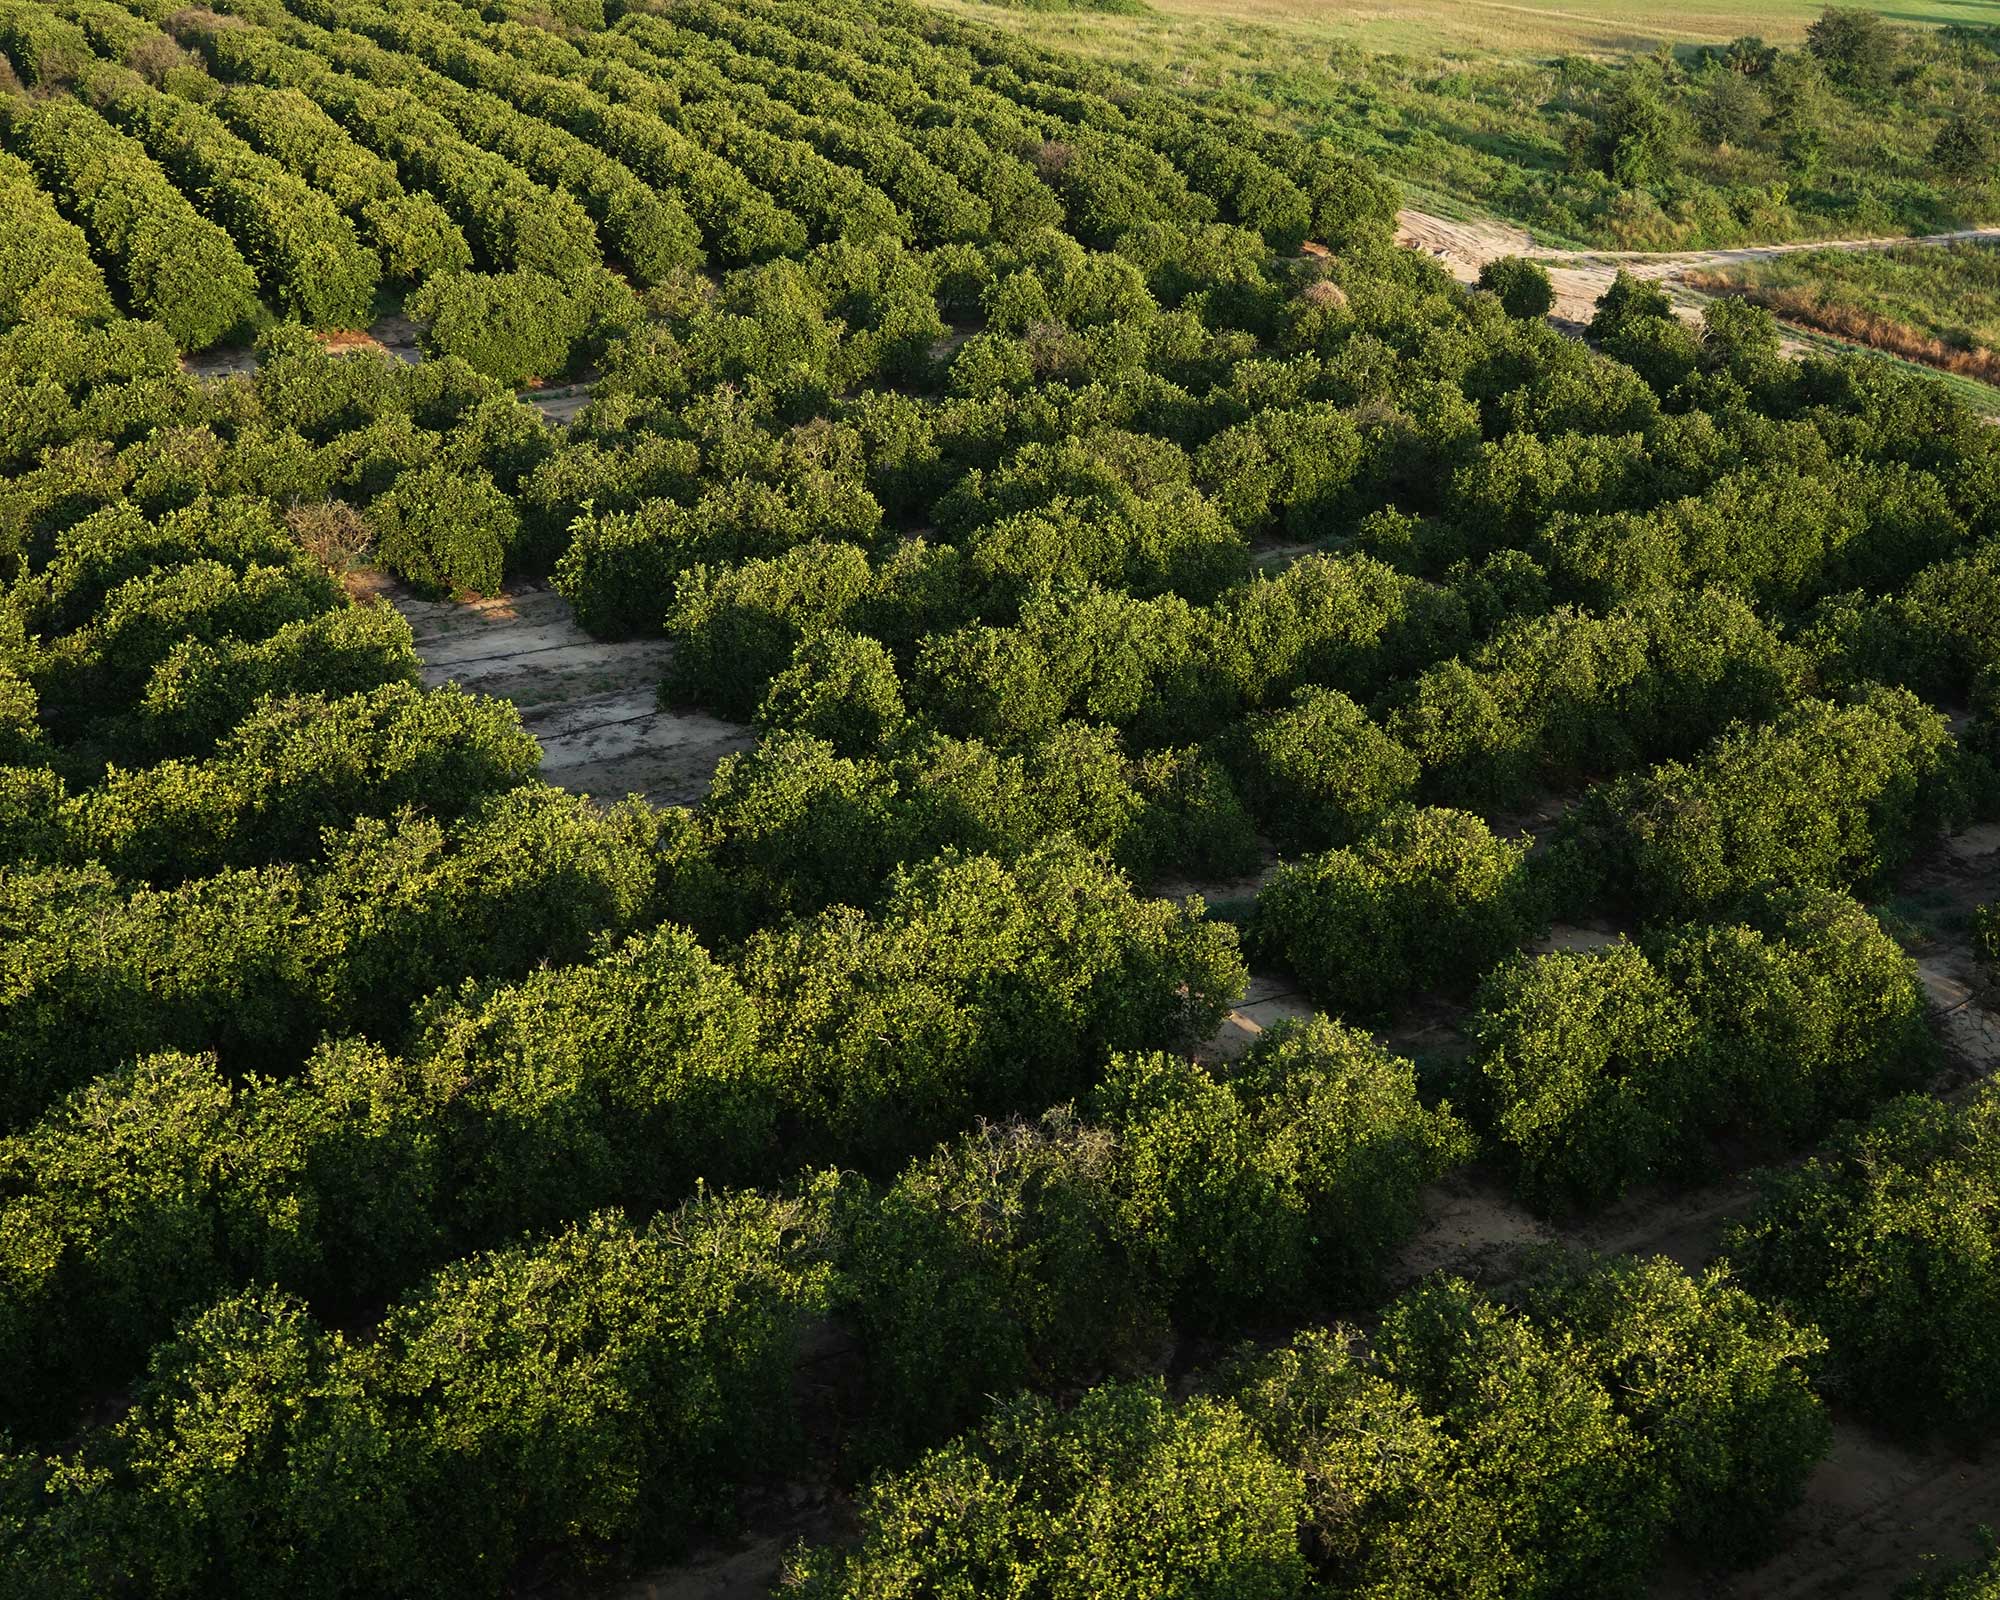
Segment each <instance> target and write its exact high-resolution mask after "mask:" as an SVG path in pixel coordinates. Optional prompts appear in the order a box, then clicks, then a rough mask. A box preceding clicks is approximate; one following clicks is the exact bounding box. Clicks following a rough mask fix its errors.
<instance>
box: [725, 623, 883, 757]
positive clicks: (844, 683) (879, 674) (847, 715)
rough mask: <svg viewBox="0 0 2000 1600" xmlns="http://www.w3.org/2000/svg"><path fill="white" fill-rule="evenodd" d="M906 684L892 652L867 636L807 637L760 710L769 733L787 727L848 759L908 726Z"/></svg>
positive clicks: (836, 632) (832, 632)
mask: <svg viewBox="0 0 2000 1600" xmlns="http://www.w3.org/2000/svg"><path fill="white" fill-rule="evenodd" d="M904 720H905V713H904V710H903V694H902V686H901V683H900V682H899V680H898V678H897V676H896V663H895V662H894V661H893V660H892V659H891V658H890V655H889V652H888V651H887V650H885V649H883V648H882V646H881V644H880V643H878V642H877V641H876V640H874V639H872V638H869V637H868V636H867V635H866V634H854V633H848V632H847V631H845V630H844V629H839V628H828V629H823V630H821V631H819V632H816V633H812V634H808V635H807V636H806V637H805V638H804V639H802V640H801V641H800V642H799V647H798V649H797V650H796V651H795V652H794V653H793V655H792V664H791V665H790V666H789V667H787V668H786V669H785V670H784V671H783V672H781V673H779V674H778V675H777V676H776V677H775V678H773V679H772V680H771V687H770V689H769V690H768V691H767V692H766V694H765V696H764V701H763V704H762V705H760V706H759V707H758V708H757V716H756V722H757V726H758V727H759V728H762V729H763V730H765V731H766V732H767V733H768V732H771V731H773V730H775V729H779V728H783V729H787V730H789V731H792V732H796V733H802V734H805V735H808V736H810V737H812V738H816V739H824V740H826V741H827V742H828V743H829V744H831V745H832V746H833V747H834V749H836V750H838V751H840V752H841V753H842V754H843V755H863V754H866V753H867V752H869V751H871V750H875V749H878V748H879V747H880V746H881V745H882V744H883V743H884V742H885V741H887V740H888V739H889V738H890V737H891V736H892V735H893V734H895V733H896V732H897V731H898V730H899V729H900V728H901V727H902V725H903V722H904Z"/></svg>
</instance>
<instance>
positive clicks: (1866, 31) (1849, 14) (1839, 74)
mask: <svg viewBox="0 0 2000 1600" xmlns="http://www.w3.org/2000/svg"><path fill="white" fill-rule="evenodd" d="M1806 48H1807V49H1809V50H1810V51H1811V52H1812V53H1813V54H1814V55H1815V56H1817V57H1818V58H1819V59H1820V61H1822V62H1823V63H1825V66H1826V70H1827V75H1828V76H1829V77H1831V78H1833V79H1834V80H1835V81H1836V82H1838V83H1844V84H1849V85H1851V86H1853V87H1855V88H1857V89H1879V88H1881V87H1883V86H1884V85H1885V84H1886V83H1887V82H1888V78H1889V73H1890V71H1891V70H1892V69H1893V68H1894V66H1895V64H1896V55H1897V50H1898V43H1897V34H1896V30H1895V29H1894V28H1892V27H1890V26H1889V24H1888V23H1886V22H1884V21H1883V20H1882V17H1881V14H1880V13H1879V12H1874V11H1864V10H1860V9H1858V8H1854V9H1850V8H1846V7H1842V6H1828V7H1827V8H1826V10H1824V11H1822V12H1821V13H1820V15H1819V21H1817V22H1815V23H1814V24H1813V25H1812V26H1811V27H1810V28H1808V29H1806Z"/></svg>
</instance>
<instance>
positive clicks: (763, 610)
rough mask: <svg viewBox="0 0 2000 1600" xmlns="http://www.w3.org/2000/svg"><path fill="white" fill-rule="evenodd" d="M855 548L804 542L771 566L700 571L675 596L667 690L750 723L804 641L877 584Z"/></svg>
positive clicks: (692, 571) (836, 619) (865, 559)
mask: <svg viewBox="0 0 2000 1600" xmlns="http://www.w3.org/2000/svg"><path fill="white" fill-rule="evenodd" d="M872 582H873V574H872V573H871V572H870V571H869V567H868V557H867V556H866V555H865V554H863V553H862V551H861V550H859V549H858V548H856V547H855V546H854V545H851V544H827V543H812V544H802V545H800V546H799V547H798V548H797V549H795V550H789V551H787V552H786V553H785V554H784V555H782V556H778V557H775V558H773V559H771V560H767V561H746V562H744V563H743V564H742V565H740V566H735V567H709V566H705V565H704V566H695V567H691V568H689V569H688V571H687V572H686V573H685V574H684V575H683V576H682V578H681V581H680V586H679V588H678V589H677V590H676V591H675V595H674V604H673V609H672V610H671V612H669V614H668V617H667V632H668V634H669V635H670V636H671V637H672V638H673V640H674V646H675V648H674V660H673V667H672V670H671V674H670V676H669V677H668V679H667V688H668V689H670V690H671V691H672V692H673V693H674V694H675V695H678V696H681V697H684V698H686V699H688V700H691V701H694V702H695V703H697V704H700V705H704V706H707V707H708V708H709V709H711V710H713V711H714V712H715V713H716V714H717V715H719V716H725V717H735V718H738V719H740V720H746V721H747V720H748V719H749V717H750V716H751V714H752V713H753V712H755V710H756V709H757V704H758V702H759V701H760V700H761V699H762V698H763V696H764V694H765V692H766V690H767V688H768V686H769V684H770V681H771V680H772V679H773V678H775V677H776V676H777V675H778V674H779V673H780V672H782V671H784V669H785V668H786V666H787V665H789V664H790V662H791V660H792V657H793V654H794V652H795V651H796V650H797V648H798V643H799V641H800V639H802V638H804V637H806V636H807V635H809V634H811V633H814V632H816V631H818V630H819V629H820V628H823V627H826V626H828V625H831V624H836V623H838V622H839V621H840V620H841V619H842V618H843V617H844V616H845V615H846V613H847V610H848V608H849V607H850V606H852V605H853V604H854V603H855V602H856V601H858V600H859V599H860V598H861V597H862V596H863V595H865V594H867V593H868V591H869V589H870V588H871V586H872Z"/></svg>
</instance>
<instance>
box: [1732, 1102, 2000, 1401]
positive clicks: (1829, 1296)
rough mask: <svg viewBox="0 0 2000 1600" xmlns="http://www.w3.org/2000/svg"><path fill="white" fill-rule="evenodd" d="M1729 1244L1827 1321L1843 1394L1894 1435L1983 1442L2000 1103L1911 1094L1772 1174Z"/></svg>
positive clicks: (1993, 1296) (1998, 1290)
mask: <svg viewBox="0 0 2000 1600" xmlns="http://www.w3.org/2000/svg"><path fill="white" fill-rule="evenodd" d="M1760 1189H1761V1199H1760V1202H1759V1205H1758V1208H1757V1210H1756V1212H1755V1213H1754V1214H1753V1215H1752V1216H1751V1217H1750V1219H1749V1220H1748V1221H1746V1222H1745V1223H1743V1224H1742V1225H1740V1226H1739V1227H1737V1228H1736V1229H1734V1230H1733V1231H1732V1233H1731V1235H1730V1237H1729V1240H1728V1250H1729V1253H1730V1256H1731V1259H1732V1260H1734V1261H1735V1262H1737V1263H1738V1265H1739V1266H1740V1267H1741V1269H1742V1271H1743V1274H1744V1277H1745V1279H1746V1280H1747V1281H1748V1282H1749V1283H1750V1284H1751V1285H1752V1286H1753V1287H1754V1288H1756V1289H1757V1290H1758V1291H1759V1292H1761V1293H1763V1294H1766V1295H1769V1296H1771V1297H1772V1298H1774V1299H1777V1300H1779V1301H1782V1302H1783V1303H1784V1304H1785V1305H1787V1306H1789V1307H1790V1308H1791V1309H1792V1310H1793V1312H1794V1313H1795V1314H1796V1315H1798V1316H1800V1317H1805V1318H1810V1319H1812V1320H1813V1321H1814V1322H1816V1323H1817V1324H1818V1325H1819V1326H1820V1328H1821V1329H1822V1330H1823V1331H1824V1333H1825V1334H1826V1338H1827V1343H1828V1345H1829V1347H1830V1349H1829V1354H1828V1357H1827V1371H1828V1383H1829V1386H1830V1387H1831V1388H1832V1389H1833V1391H1834V1392H1836V1393H1838V1394H1840V1395H1841V1396H1842V1397H1843V1398H1844V1399H1846V1400H1847V1401H1849V1403H1851V1404H1853V1405H1854V1406H1856V1407H1857V1408H1858V1409H1860V1410H1861V1411H1863V1412H1864V1413H1865V1414H1867V1415H1868V1416H1870V1417H1871V1418H1874V1419H1875V1420H1877V1421H1879V1422H1880V1423H1882V1424H1883V1425H1885V1426H1888V1427H1891V1428H1895V1429H1898V1430H1903V1431H1908V1432H1916V1433H1921V1432H1925V1431H1930V1430H1937V1431H1941V1432H1946V1433H1951V1434H1957V1435H1961V1436H1963V1437H1964V1438H1967V1439H1972V1438H1976V1437H1978V1436H1979V1435H1980V1434H1981V1433H1982V1432H1983V1431H1984V1430H1985V1429H1986V1428H1988V1427H1989V1426H1990V1425H1991V1422H1992V1418H1993V1414H1994V1403H1995V1401H1994V1397H1995V1393H1996V1389H1995V1379H1994V1374H1995V1372H1996V1371H2000V1340H1996V1336H1995V1330H1996V1328H2000V1323H1996V1321H1995V1315H1994V1312H1995V1307H1996V1305H2000V1272H1996V1269H1995V1261H1996V1259H2000V1256H1996V1252H1995V1249H1994V1218H1995V1217H1996V1215H2000V1208H1996V1199H1995V1197H1996V1193H2000V1094H1996V1093H1995V1092H1994V1091H1993V1090H1992V1089H1991V1088H1990V1087H1988V1088H1982V1089H1981V1090H1979V1091H1978V1092H1977V1093H1976V1094H1975V1095H1974V1096H1973V1098H1972V1099H1971V1100H1970V1101H1969V1102H1967V1103H1966V1104H1965V1105H1963V1106H1952V1105H1947V1104H1945V1103H1943V1102H1940V1101H1935V1100H1930V1099H1925V1098H1920V1097H1916V1096H1911V1097H1909V1098H1907V1099H1903V1100H1898V1101H1894V1102H1892V1103H1891V1104H1890V1105H1889V1106H1888V1107H1887V1108H1886V1109H1885V1110H1884V1111H1883V1112H1882V1113H1881V1114H1880V1116H1879V1117H1878V1118H1877V1119H1876V1120H1875V1121H1874V1122H1872V1123H1870V1124H1869V1125H1867V1126H1865V1127H1857V1128H1852V1129H1849V1130H1847V1131H1846V1132H1844V1133H1842V1134H1841V1135H1840V1136H1839V1137H1838V1138H1836V1139H1835V1140H1834V1141H1833V1144H1832V1147H1831V1148H1830V1149H1829V1150H1828V1151H1827V1152H1826V1153H1825V1154H1823V1155H1820V1156H1816V1157H1814V1158H1813V1159H1812V1160H1810V1161H1808V1162H1806V1163H1805V1165H1804V1166H1802V1167H1798V1168H1793V1169H1788V1170H1782V1171H1774V1172H1769V1173H1766V1174H1764V1175H1763V1177H1762V1179H1761V1181H1760Z"/></svg>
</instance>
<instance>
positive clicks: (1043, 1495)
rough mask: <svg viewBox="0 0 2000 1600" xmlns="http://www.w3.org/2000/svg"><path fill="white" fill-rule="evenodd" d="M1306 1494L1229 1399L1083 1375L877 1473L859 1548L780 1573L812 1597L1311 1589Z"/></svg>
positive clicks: (1269, 1597) (1076, 1597) (1242, 1598)
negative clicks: (1061, 1406) (903, 1467)
mask: <svg viewBox="0 0 2000 1600" xmlns="http://www.w3.org/2000/svg"><path fill="white" fill-rule="evenodd" d="M1303 1500H1304V1496H1303V1492H1302V1488H1301V1485H1300V1481H1299V1478H1298V1475H1297V1474H1296V1473H1295V1472H1293V1471H1291V1470H1289V1469H1287V1468H1286V1467H1284V1466H1282V1465H1280V1464H1279V1462H1278V1461H1277V1460H1276V1459H1275V1458H1274V1457H1273V1456H1272V1455H1271V1453H1270V1451H1269V1450H1268V1449H1267V1448H1265V1446H1264V1445H1263V1444H1262V1443H1260V1442H1259V1441H1258V1439H1257V1437H1256V1435H1255V1434H1254V1433H1253V1432H1252V1430H1251V1429H1250V1427H1249V1425H1248V1424H1247V1423H1246V1422H1245V1421H1244V1419H1243V1416H1242V1414H1241V1413H1240V1412H1239V1411H1237V1410H1236V1408H1235V1407H1233V1406H1230V1405H1227V1404H1223V1403H1220V1402H1217V1401H1214V1400H1207V1399H1196V1400H1192V1401H1189V1402H1187V1403H1185V1404H1184V1405H1182V1406H1179V1407H1176V1406H1173V1405H1171V1404H1170V1403H1169V1402H1168V1400H1167V1398H1166V1395H1165V1393H1164V1392H1163V1391H1162V1389H1161V1387H1160V1385H1159V1384H1158V1383H1157V1382H1153V1383H1140V1384H1130V1385H1118V1384H1113V1385H1106V1386H1104V1387H1101V1388H1097V1389H1093V1390H1091V1391H1090V1392H1089V1393H1088V1394H1087V1395H1085V1396H1084V1398H1083V1399H1082V1400H1081V1401H1080V1402H1079V1403H1078V1405H1077V1407H1076V1409H1075V1410H1074V1411H1071V1412H1063V1411H1060V1410H1058V1409H1057V1408H1056V1407H1055V1406H1054V1405H1052V1404H1051V1403H1050V1402H1048V1401H1046V1400H1043V1399H1040V1398H1038V1397H1035V1396H1023V1397H1022V1398H1021V1399H1019V1400H1016V1401H1014V1402H1013V1403H1012V1404H1010V1405H1008V1406H1007V1407H1006V1408H1004V1409H1003V1410H1002V1411H1001V1412H1000V1414H999V1415H998V1416H996V1417H995V1418H994V1420H993V1421H992V1422H991V1423H990V1424H988V1425H987V1426H986V1427H985V1428H984V1429H982V1430H981V1431H980V1432H979V1433H977V1434H974V1435H972V1436H970V1437H968V1438H966V1439H963V1440H959V1441H956V1442H954V1443H952V1444H950V1445H947V1446H945V1447H944V1448H943V1449H941V1450H938V1451H934V1452H933V1453H932V1454H930V1455H928V1456H926V1457H924V1459H923V1460H922V1461H920V1462H919V1463H918V1464H917V1465H916V1466H914V1467H912V1468H910V1469H909V1470H908V1471H906V1472H903V1473H900V1474H898V1475H896V1476H895V1477H891V1478H886V1479H883V1480H881V1481H880V1482H878V1483H877V1484H875V1485H874V1486H873V1487H872V1488H871V1489H870V1490H869V1491H868V1493H867V1495H866V1496H865V1498H864V1499H863V1502H862V1511H861V1514H862V1522H863V1530H864V1531H863V1534H862V1539H861V1543H860V1545H859V1547H858V1548H856V1549H854V1550H852V1551H840V1550H835V1549H823V1550H818V1551H812V1552H808V1553H806V1554H805V1555H802V1556H801V1557H799V1558H797V1559H796V1560H795V1562H794V1563H793V1565H792V1568H791V1569H790V1570H789V1571H788V1573H787V1574H786V1583H787V1585H788V1587H790V1588H793V1589H795V1590H796V1591H797V1592H798V1593H800V1594H801V1595H808V1596H813V1597H815V1600H817V1597H820V1596H836V1595H852V1596H860V1595H865V1594H880V1593H884V1592H893V1591H894V1590H895V1589H897V1588H908V1589H911V1590H912V1591H922V1592H939V1593H958V1592H963V1593H967V1594H988V1593H993V1592H996V1591H997V1590H1001V1589H1006V1588H1015V1589H1019V1590H1021V1591H1022V1592H1024V1593H1036V1594H1046V1595H1049V1596H1050V1597H1051V1600H1082V1597H1084V1596H1086V1595H1103V1594H1116V1593H1142V1592H1143V1593H1160V1594H1176V1595H1187V1596H1190V1597H1193V1596H1201V1597H1204V1600H1225V1597H1226V1600H1288V1597H1292V1596H1298V1595H1303V1594H1304V1593H1305V1592H1306V1588H1307V1582H1306V1579H1307V1568H1306V1564H1305V1560H1304V1558H1303V1556H1302V1555H1301V1554H1300V1551H1299V1547H1298V1523H1299V1519H1300V1514H1301V1512H1302V1510H1303Z"/></svg>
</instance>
